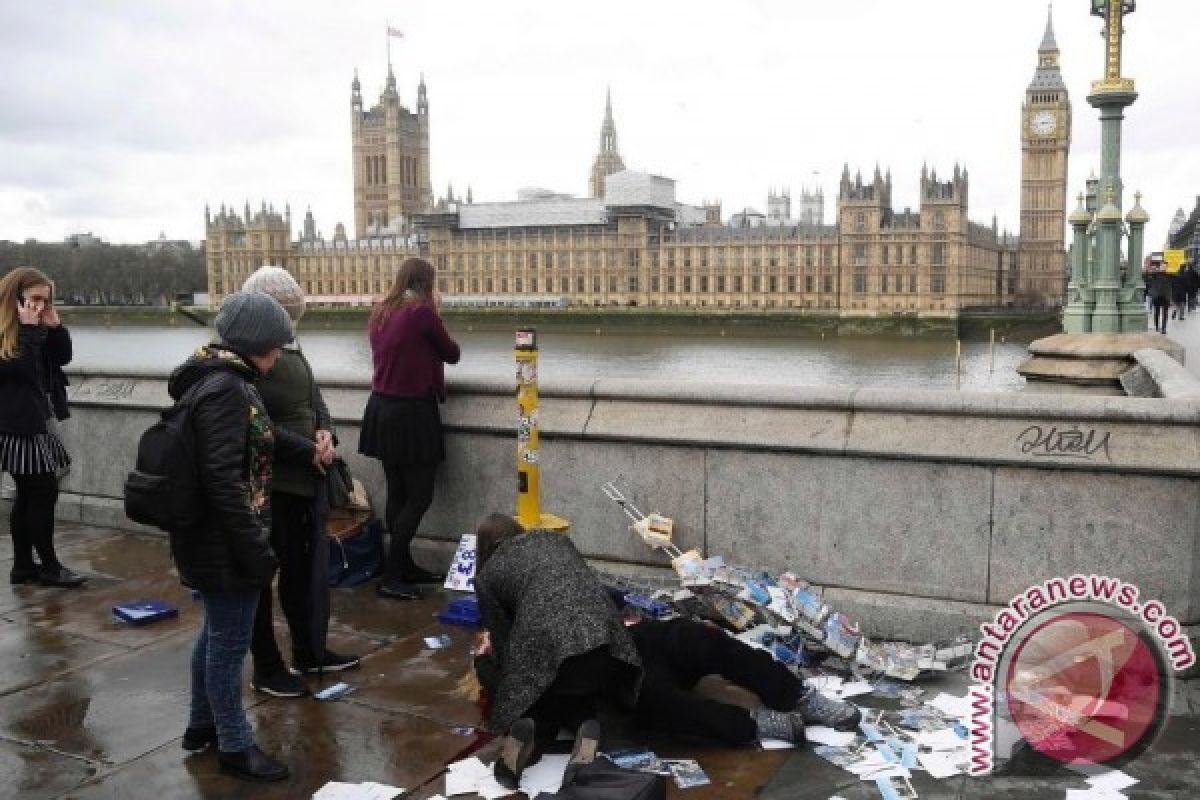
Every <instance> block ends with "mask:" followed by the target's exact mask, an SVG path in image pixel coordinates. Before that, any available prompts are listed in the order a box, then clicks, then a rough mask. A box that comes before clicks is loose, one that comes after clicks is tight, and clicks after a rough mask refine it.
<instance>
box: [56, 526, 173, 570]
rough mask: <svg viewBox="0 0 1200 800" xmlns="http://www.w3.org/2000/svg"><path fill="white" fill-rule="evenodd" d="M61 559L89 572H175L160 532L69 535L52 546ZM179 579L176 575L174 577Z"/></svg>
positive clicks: (76, 568)
mask: <svg viewBox="0 0 1200 800" xmlns="http://www.w3.org/2000/svg"><path fill="white" fill-rule="evenodd" d="M55 549H56V550H58V552H59V558H61V559H62V561H63V563H65V564H66V565H67V566H69V567H71V569H74V570H76V571H78V572H85V573H87V574H89V575H107V576H110V577H113V578H136V577H138V576H140V575H163V574H168V573H169V574H171V575H177V574H178V573H176V572H175V569H174V565H173V564H172V563H171V551H170V547H169V545H168V544H167V540H166V538H165V537H162V536H143V535H138V534H135V533H123V532H115V533H113V534H112V535H106V536H98V537H97V538H96V539H95V540H88V539H72V540H70V541H69V542H67V543H64V544H63V545H62V546H58V545H56V546H55ZM176 580H178V578H176Z"/></svg>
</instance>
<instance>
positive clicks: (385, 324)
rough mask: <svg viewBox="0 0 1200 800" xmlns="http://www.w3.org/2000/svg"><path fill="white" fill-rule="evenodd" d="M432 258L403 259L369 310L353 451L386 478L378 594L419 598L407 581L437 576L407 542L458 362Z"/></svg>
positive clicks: (434, 461) (427, 490) (438, 454)
mask: <svg viewBox="0 0 1200 800" xmlns="http://www.w3.org/2000/svg"><path fill="white" fill-rule="evenodd" d="M433 279H434V271H433V265H432V264H430V263H429V262H428V261H426V260H424V259H421V258H409V259H405V261H404V263H403V264H401V265H400V271H399V272H398V273H397V274H396V282H395V283H394V284H392V289H391V291H390V292H388V295H387V297H385V298H384V299H383V300H382V301H381V302H380V303H379V304H378V305H376V306H375V309H374V310H373V311H372V312H371V321H370V323H369V332H370V339H371V360H372V362H373V363H374V366H375V374H374V378H373V379H372V381H371V397H370V398H369V399H368V400H367V409H366V412H365V413H364V415H363V426H362V435H361V436H360V437H359V443H358V451H359V452H360V453H362V454H363V455H366V456H370V457H371V458H377V459H379V460H380V461H382V462H383V471H384V475H385V476H386V477H387V511H386V516H387V520H386V522H387V527H388V531H389V532H390V533H391V535H392V546H391V550H389V551H388V558H387V567H386V569H385V571H384V574H383V578H382V580H380V581H379V585H378V586H377V587H376V591H377V592H378V593H379V594H380V595H381V596H383V597H391V598H394V599H398V600H412V599H416V598H418V597H420V592H419V591H418V590H417V588H416V586H415V585H414V584H418V583H440V582H441V580H442V578H443V577H444V576H442V575H439V574H437V573H435V572H430V571H429V570H426V569H422V568H421V567H419V566H417V564H416V563H415V562H414V561H413V557H412V551H411V545H412V540H413V536H415V535H416V533H417V526H418V525H420V524H421V517H423V516H424V515H425V512H426V511H427V510H428V509H429V505H430V503H432V502H433V481H434V477H435V475H436V474H437V466H438V464H440V463H441V462H442V461H443V460H445V457H446V450H445V445H444V443H443V440H442V420H441V416H440V415H439V413H438V403H439V402H442V401H444V400H445V399H446V381H445V376H444V374H443V366H444V365H445V364H457V363H458V358H459V349H458V344H457V343H456V342H455V341H454V340H453V339H451V338H450V334H448V333H447V332H446V326H445V325H443V324H442V318H441V317H440V316H438V311H437V305H438V301H437V297H436V295H435V293H434V289H433Z"/></svg>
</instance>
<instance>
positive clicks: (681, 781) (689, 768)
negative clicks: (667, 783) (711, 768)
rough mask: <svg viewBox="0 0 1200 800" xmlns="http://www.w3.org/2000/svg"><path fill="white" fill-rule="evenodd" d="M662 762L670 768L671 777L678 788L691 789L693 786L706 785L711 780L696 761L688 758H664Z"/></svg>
mask: <svg viewBox="0 0 1200 800" xmlns="http://www.w3.org/2000/svg"><path fill="white" fill-rule="evenodd" d="M663 763H664V764H666V765H667V767H668V768H670V770H671V777H673V778H674V779H675V785H676V786H678V787H679V788H680V789H691V788H692V787H693V786H706V785H708V784H709V783H710V782H711V781H709V779H708V775H707V774H705V772H704V769H703V768H702V767H701V766H700V763H699V762H698V761H694V760H692V759H690V758H665V759H663Z"/></svg>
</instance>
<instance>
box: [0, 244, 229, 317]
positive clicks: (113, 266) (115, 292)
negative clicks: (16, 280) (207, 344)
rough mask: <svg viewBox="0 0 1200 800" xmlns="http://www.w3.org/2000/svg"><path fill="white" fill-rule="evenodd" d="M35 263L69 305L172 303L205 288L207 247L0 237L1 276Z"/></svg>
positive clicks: (62, 300)
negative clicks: (205, 254) (178, 298)
mask: <svg viewBox="0 0 1200 800" xmlns="http://www.w3.org/2000/svg"><path fill="white" fill-rule="evenodd" d="M13 267H36V268H37V269H40V270H41V271H42V272H44V273H46V274H47V275H48V276H49V277H50V279H51V280H53V281H54V286H55V295H56V298H57V300H58V302H60V303H63V304H67V305H105V306H122V305H142V306H144V305H167V304H168V303H170V302H171V301H172V300H173V299H174V298H175V297H176V295H178V294H182V293H188V294H190V293H192V292H202V291H204V287H205V272H204V248H203V246H202V247H200V248H198V249H197V248H193V247H191V246H190V245H179V246H170V247H161V246H156V245H153V244H152V245H132V244H108V243H107V242H101V243H97V244H88V245H83V246H77V245H74V244H70V243H60V242H38V241H33V240H30V241H27V242H24V243H18V242H9V241H3V240H0V274H3V273H5V272H7V271H8V270H10V269H12V268H13Z"/></svg>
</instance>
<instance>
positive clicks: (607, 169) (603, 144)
mask: <svg viewBox="0 0 1200 800" xmlns="http://www.w3.org/2000/svg"><path fill="white" fill-rule="evenodd" d="M623 169H625V162H624V161H622V160H621V154H620V153H619V152H618V151H617V126H616V124H615V123H614V122H613V114H612V91H611V90H610V91H608V92H606V93H605V98H604V124H602V125H601V126H600V151H599V152H598V153H596V160H595V161H593V162H592V177H591V178H590V179H589V180H588V193H589V194H590V195H591V196H592V197H604V179H605V178H607V177H608V176H609V175H612V174H613V173H614V172H620V171H621V170H623Z"/></svg>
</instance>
